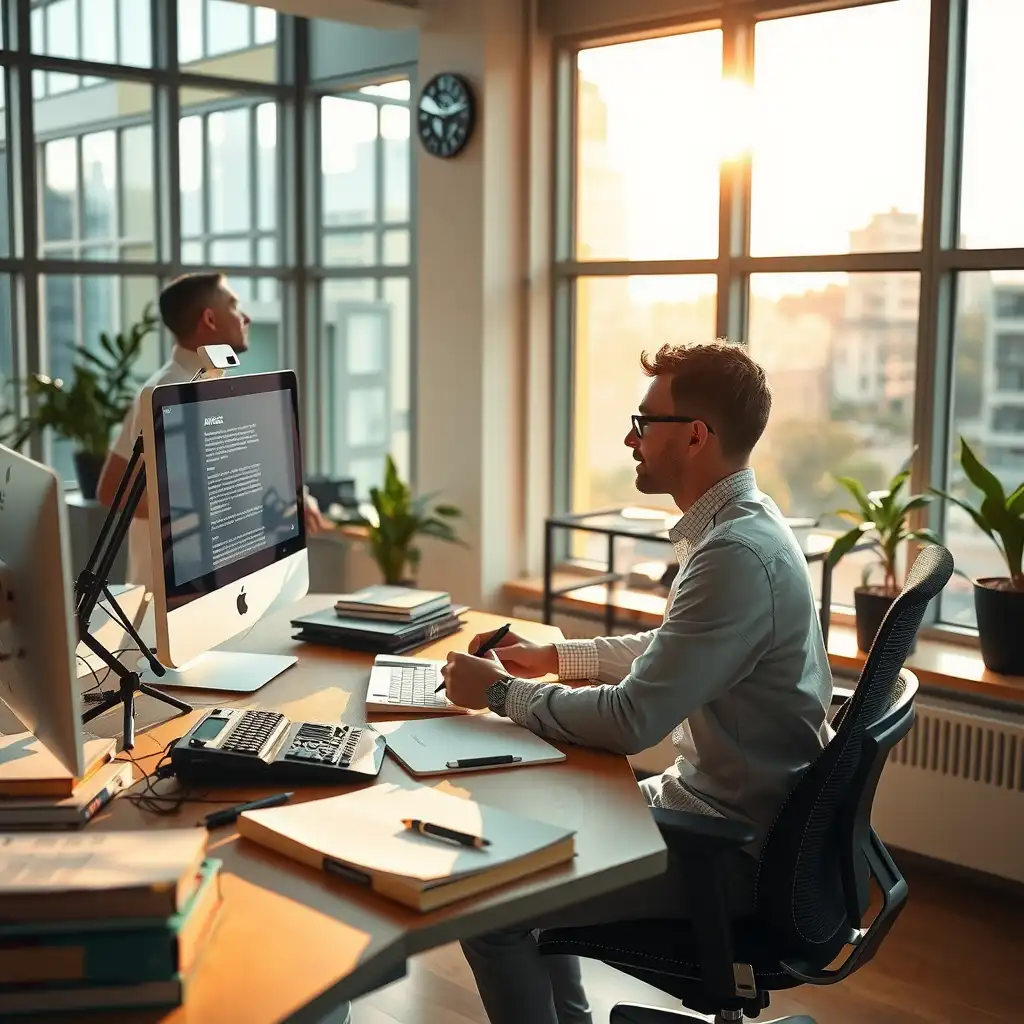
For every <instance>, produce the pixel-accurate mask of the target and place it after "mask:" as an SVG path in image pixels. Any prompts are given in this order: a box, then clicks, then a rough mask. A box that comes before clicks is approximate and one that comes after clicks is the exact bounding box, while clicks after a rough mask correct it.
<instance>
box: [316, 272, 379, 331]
mask: <svg viewBox="0 0 1024 1024" xmlns="http://www.w3.org/2000/svg"><path fill="white" fill-rule="evenodd" d="M376 297H377V282H376V281H374V280H373V279H372V278H368V277H353V278H345V279H342V280H335V281H324V286H323V307H324V319H325V320H328V321H329V320H332V319H333V317H334V312H333V310H332V309H331V306H332V305H333V304H334V303H336V302H347V301H350V300H352V299H359V300H364V301H368V300H372V299H375V298H376Z"/></svg>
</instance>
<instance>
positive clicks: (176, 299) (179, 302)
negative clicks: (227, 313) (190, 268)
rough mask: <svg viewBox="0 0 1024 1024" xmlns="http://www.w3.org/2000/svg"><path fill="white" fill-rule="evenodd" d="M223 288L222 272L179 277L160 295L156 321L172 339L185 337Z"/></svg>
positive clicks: (192, 330)
mask: <svg viewBox="0 0 1024 1024" xmlns="http://www.w3.org/2000/svg"><path fill="white" fill-rule="evenodd" d="M223 285H224V275H223V274H222V273H220V272H219V271H218V272H215V273H203V274H182V275H181V277H178V278H175V279H174V280H173V281H172V282H171V283H170V284H169V285H168V286H167V287H166V288H164V290H163V291H162V292H161V293H160V319H161V320H163V322H164V326H165V327H166V328H167V330H169V331H170V332H171V334H173V335H174V336H175V337H176V338H188V337H189V336H190V335H192V334H193V333H194V332H195V329H196V327H198V326H199V318H200V317H201V316H202V315H203V310H204V309H207V308H209V306H210V305H211V304H212V302H213V298H214V296H215V295H216V294H217V292H218V291H219V290H220V289H221V288H222V287H223Z"/></svg>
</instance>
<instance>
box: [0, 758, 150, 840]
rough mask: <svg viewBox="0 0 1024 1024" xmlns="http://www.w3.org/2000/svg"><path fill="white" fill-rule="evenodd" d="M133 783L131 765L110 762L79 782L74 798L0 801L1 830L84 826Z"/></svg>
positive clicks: (35, 798) (27, 798) (16, 798)
mask: <svg viewBox="0 0 1024 1024" xmlns="http://www.w3.org/2000/svg"><path fill="white" fill-rule="evenodd" d="M133 781H134V779H133V775H132V765H131V764H130V763H128V762H126V761H111V762H109V763H108V764H105V765H103V766H102V767H101V768H98V769H97V770H96V771H95V772H94V773H93V774H92V775H90V776H89V778H88V779H86V780H85V781H84V782H80V783H79V784H78V785H77V786H76V787H75V791H74V793H72V794H71V796H65V797H38V796H37V797H9V798H6V799H3V800H0V828H20V829H29V828H73V827H75V826H80V825H85V824H86V823H87V822H88V821H89V820H90V819H91V818H92V817H94V816H95V815H96V813H97V812H99V811H100V810H102V809H103V808H104V807H105V806H106V805H107V804H108V803H110V801H111V800H113V798H114V797H115V796H117V794H118V793H121V792H123V791H124V790H126V789H129V788H130V787H131V785H132V782H133Z"/></svg>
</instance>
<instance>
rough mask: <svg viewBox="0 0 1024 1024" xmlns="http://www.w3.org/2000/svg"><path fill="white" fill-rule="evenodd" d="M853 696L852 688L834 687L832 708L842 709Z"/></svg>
mask: <svg viewBox="0 0 1024 1024" xmlns="http://www.w3.org/2000/svg"><path fill="white" fill-rule="evenodd" d="M852 696H853V687H852V686H833V687H832V704H831V706H832V707H834V708H839V707H842V706H843V705H844V704H845V703H846V702H847V701H848V700H849V699H850V698H851V697H852Z"/></svg>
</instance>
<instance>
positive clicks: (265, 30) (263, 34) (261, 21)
mask: <svg viewBox="0 0 1024 1024" xmlns="http://www.w3.org/2000/svg"><path fill="white" fill-rule="evenodd" d="M275 39H277V11H275V10H273V9H272V8H270V7H257V8H256V43H257V45H259V44H260V43H272V42H274V40H275Z"/></svg>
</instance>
